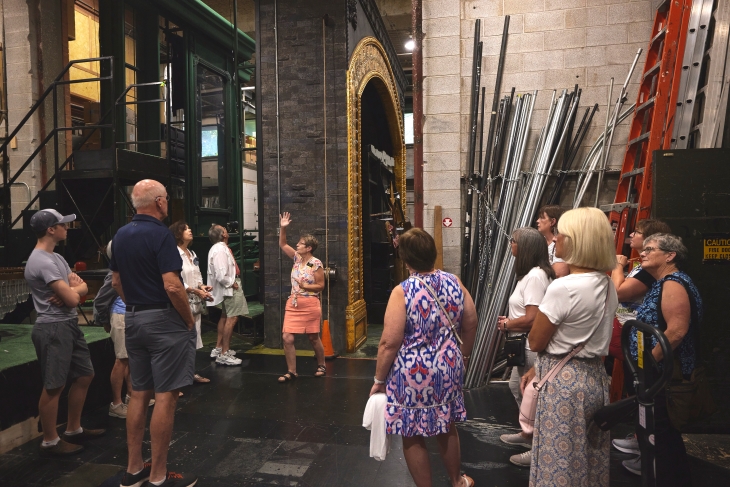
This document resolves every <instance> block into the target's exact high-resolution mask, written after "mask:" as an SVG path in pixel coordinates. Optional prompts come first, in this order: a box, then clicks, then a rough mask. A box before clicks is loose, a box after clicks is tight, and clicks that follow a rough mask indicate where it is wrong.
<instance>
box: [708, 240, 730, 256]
mask: <svg viewBox="0 0 730 487" xmlns="http://www.w3.org/2000/svg"><path fill="white" fill-rule="evenodd" d="M703 243H704V245H703V259H704V260H714V261H718V260H727V261H730V238H705V239H703Z"/></svg>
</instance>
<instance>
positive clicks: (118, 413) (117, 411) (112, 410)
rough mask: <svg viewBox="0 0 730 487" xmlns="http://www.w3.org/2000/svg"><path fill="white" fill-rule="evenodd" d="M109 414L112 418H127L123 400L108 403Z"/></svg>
mask: <svg viewBox="0 0 730 487" xmlns="http://www.w3.org/2000/svg"><path fill="white" fill-rule="evenodd" d="M109 416H111V417H112V418H121V419H126V418H127V405H126V404H124V403H123V402H120V403H119V404H114V403H110V404H109Z"/></svg>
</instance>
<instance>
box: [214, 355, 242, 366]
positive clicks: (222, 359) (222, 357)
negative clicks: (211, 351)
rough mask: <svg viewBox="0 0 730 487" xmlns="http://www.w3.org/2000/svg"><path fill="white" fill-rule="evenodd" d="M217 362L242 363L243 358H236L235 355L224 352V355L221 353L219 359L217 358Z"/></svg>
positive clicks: (221, 363) (219, 363)
mask: <svg viewBox="0 0 730 487" xmlns="http://www.w3.org/2000/svg"><path fill="white" fill-rule="evenodd" d="M215 363H216V364H218V365H241V359H240V358H236V357H234V356H233V355H228V354H227V353H224V354H223V355H219V356H218V358H217V359H215Z"/></svg>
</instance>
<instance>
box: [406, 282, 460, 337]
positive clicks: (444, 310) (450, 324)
mask: <svg viewBox="0 0 730 487" xmlns="http://www.w3.org/2000/svg"><path fill="white" fill-rule="evenodd" d="M411 277H412V278H414V279H416V280H418V281H421V283H422V284H423V285H424V286H425V287H426V289H428V292H429V293H431V296H433V299H434V300H435V301H436V302H437V303H438V304H439V307H440V308H441V311H443V312H444V315H445V316H446V319H447V320H448V321H449V327H450V328H451V331H452V332H453V333H454V336H455V337H456V341H457V342H459V345H463V344H464V342H463V341H461V337H460V336H459V334H458V333H457V332H456V327H455V326H454V322H453V321H451V317H450V316H449V313H448V312H447V311H446V308H444V305H443V304H441V301H440V300H439V298H438V295H437V294H436V291H434V290H433V288H432V287H431V286H430V285H429V284H428V283H427V282H426V281H424V280H423V279H421V278H420V277H418V276H411Z"/></svg>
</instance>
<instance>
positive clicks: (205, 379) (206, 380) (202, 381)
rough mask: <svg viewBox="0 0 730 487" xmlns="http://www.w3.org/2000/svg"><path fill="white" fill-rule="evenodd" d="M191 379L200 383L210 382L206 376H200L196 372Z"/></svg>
mask: <svg viewBox="0 0 730 487" xmlns="http://www.w3.org/2000/svg"><path fill="white" fill-rule="evenodd" d="M193 380H194V381H195V382H198V383H200V384H207V383H208V382H210V379H208V378H207V377H202V376H200V375H198V374H195V376H194V377H193Z"/></svg>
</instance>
